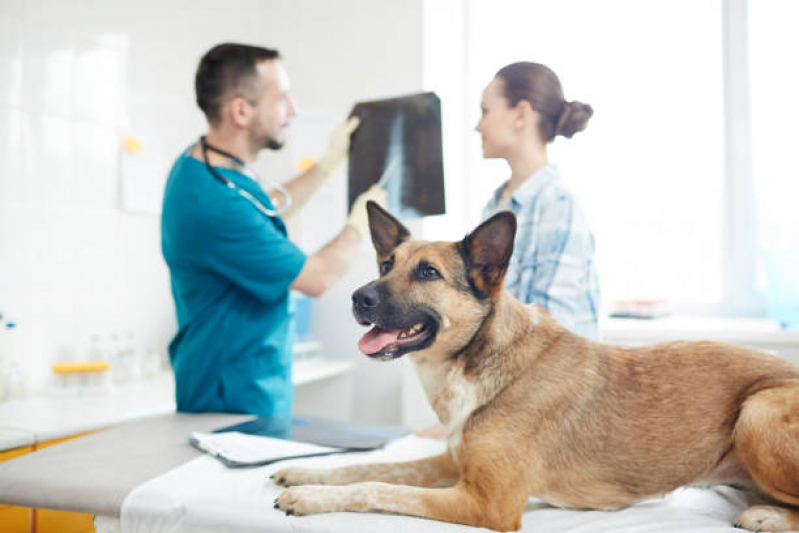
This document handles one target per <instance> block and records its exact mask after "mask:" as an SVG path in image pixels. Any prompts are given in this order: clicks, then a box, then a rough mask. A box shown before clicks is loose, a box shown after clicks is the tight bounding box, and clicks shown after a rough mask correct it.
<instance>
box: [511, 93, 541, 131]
mask: <svg viewBox="0 0 799 533" xmlns="http://www.w3.org/2000/svg"><path fill="white" fill-rule="evenodd" d="M514 111H515V112H516V121H515V124H516V125H517V127H518V129H525V128H528V127H529V126H530V125H533V126H535V127H538V118H539V117H538V113H536V112H535V110H534V109H533V106H531V105H530V102H528V101H527V100H519V103H517V104H516V107H515V108H514Z"/></svg>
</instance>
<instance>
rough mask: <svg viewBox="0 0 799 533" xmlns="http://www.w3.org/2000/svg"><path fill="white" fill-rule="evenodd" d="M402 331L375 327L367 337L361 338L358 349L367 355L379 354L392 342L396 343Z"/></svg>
mask: <svg viewBox="0 0 799 533" xmlns="http://www.w3.org/2000/svg"><path fill="white" fill-rule="evenodd" d="M401 331H402V330H401V329H396V330H387V329H380V328H378V327H377V326H375V327H373V328H372V329H371V331H369V332H368V333H367V334H366V335H364V336H363V337H361V340H360V341H358V348H359V349H360V350H361V353H363V354H365V355H371V354H373V353H377V352H379V351H380V350H382V349H383V348H385V347H386V346H388V345H389V344H391V343H392V342H395V341H396V340H397V337H398V336H399V334H400V332H401Z"/></svg>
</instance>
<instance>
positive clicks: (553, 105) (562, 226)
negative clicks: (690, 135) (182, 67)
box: [475, 62, 599, 339]
mask: <svg viewBox="0 0 799 533" xmlns="http://www.w3.org/2000/svg"><path fill="white" fill-rule="evenodd" d="M481 109H482V116H481V118H480V121H479V122H478V123H477V126H476V128H475V129H476V130H477V132H479V133H480V135H481V137H482V141H483V157H486V158H499V159H504V160H505V161H507V163H508V165H509V166H510V170H511V176H510V179H508V181H506V182H505V183H504V184H503V185H502V186H501V187H499V189H497V190H496V192H495V193H494V195H493V197H492V198H491V199H490V200H489V202H488V204H487V205H486V207H485V209H484V211H483V216H484V218H488V217H490V216H491V215H493V214H494V213H496V212H497V211H503V210H510V211H512V212H513V213H514V214H515V215H516V218H517V222H518V230H517V233H516V240H515V243H514V251H513V257H512V258H511V264H510V266H509V267H508V273H507V275H506V277H505V287H506V288H507V289H508V290H509V291H510V292H511V293H512V294H513V295H514V296H516V298H518V299H519V300H521V301H523V302H526V303H532V302H535V303H537V304H539V305H541V306H542V307H544V308H546V309H547V310H548V311H549V312H550V314H552V316H553V317H554V318H555V319H556V320H557V321H558V322H560V323H561V324H562V325H563V326H565V327H566V328H568V329H570V330H571V331H573V332H574V333H577V334H578V335H582V336H584V337H588V338H591V339H596V338H597V336H598V331H597V320H598V313H599V285H598V282H597V275H596V269H595V265H594V260H593V256H594V236H593V234H592V233H591V230H590V229H589V227H588V223H587V222H586V219H585V216H584V215H583V212H582V210H581V209H580V207H579V206H578V205H577V202H576V201H575V199H574V196H573V195H572V193H571V192H570V191H569V190H568V189H567V188H566V185H565V184H564V183H563V181H562V180H561V179H560V175H559V173H558V169H557V168H556V167H555V166H553V165H552V164H550V163H549V158H548V157H547V145H548V144H549V143H550V142H552V141H553V140H554V139H555V137H556V136H558V135H563V136H564V137H567V138H571V137H572V135H574V134H575V133H577V132H578V131H582V130H583V129H585V126H586V124H587V123H588V120H589V119H590V118H591V115H592V114H593V110H592V109H591V106H588V105H586V104H582V103H580V102H567V101H566V100H564V98H563V89H562V88H561V85H560V81H559V80H558V77H557V76H556V75H555V73H554V72H552V71H551V70H550V69H549V68H547V67H546V66H544V65H541V64H538V63H529V62H520V63H513V64H510V65H508V66H506V67H504V68H502V69H501V70H500V71H499V72H497V74H496V76H495V77H494V79H493V80H492V81H491V83H489V84H488V86H487V87H486V88H485V90H484V91H483V97H482V103H481Z"/></svg>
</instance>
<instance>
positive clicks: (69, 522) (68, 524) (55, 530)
mask: <svg viewBox="0 0 799 533" xmlns="http://www.w3.org/2000/svg"><path fill="white" fill-rule="evenodd" d="M83 435H86V433H80V434H78V435H71V436H69V437H66V438H63V439H53V440H49V441H46V442H37V443H36V444H34V445H33V446H24V447H21V448H14V449H12V450H8V451H5V452H0V461H7V460H9V459H13V458H15V457H19V456H21V455H25V454H28V453H32V452H35V451H36V450H41V449H42V448H47V447H49V446H55V445H56V444H60V443H62V442H64V441H68V440H71V439H75V438H78V437H82V436H83ZM0 524H2V528H0V529H2V531H3V533H94V531H95V530H94V516H92V515H90V514H84V513H71V512H67V511H54V510H51V509H31V508H29V507H14V506H11V505H1V504H0Z"/></svg>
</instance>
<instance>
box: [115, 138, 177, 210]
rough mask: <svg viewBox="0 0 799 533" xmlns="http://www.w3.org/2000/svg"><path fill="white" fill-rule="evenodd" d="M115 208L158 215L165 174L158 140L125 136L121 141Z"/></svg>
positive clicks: (163, 153) (162, 144)
mask: <svg viewBox="0 0 799 533" xmlns="http://www.w3.org/2000/svg"><path fill="white" fill-rule="evenodd" d="M121 151H122V155H121V157H120V161H121V163H120V164H121V168H120V184H119V185H120V187H119V208H120V209H122V210H123V211H130V212H134V213H155V214H157V213H160V212H161V202H162V200H163V196H164V184H165V183H166V178H167V175H168V173H169V160H168V159H167V158H166V156H165V151H164V142H163V140H162V139H160V138H159V137H158V136H155V135H153V136H138V135H137V136H126V137H123V138H122V141H121Z"/></svg>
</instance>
